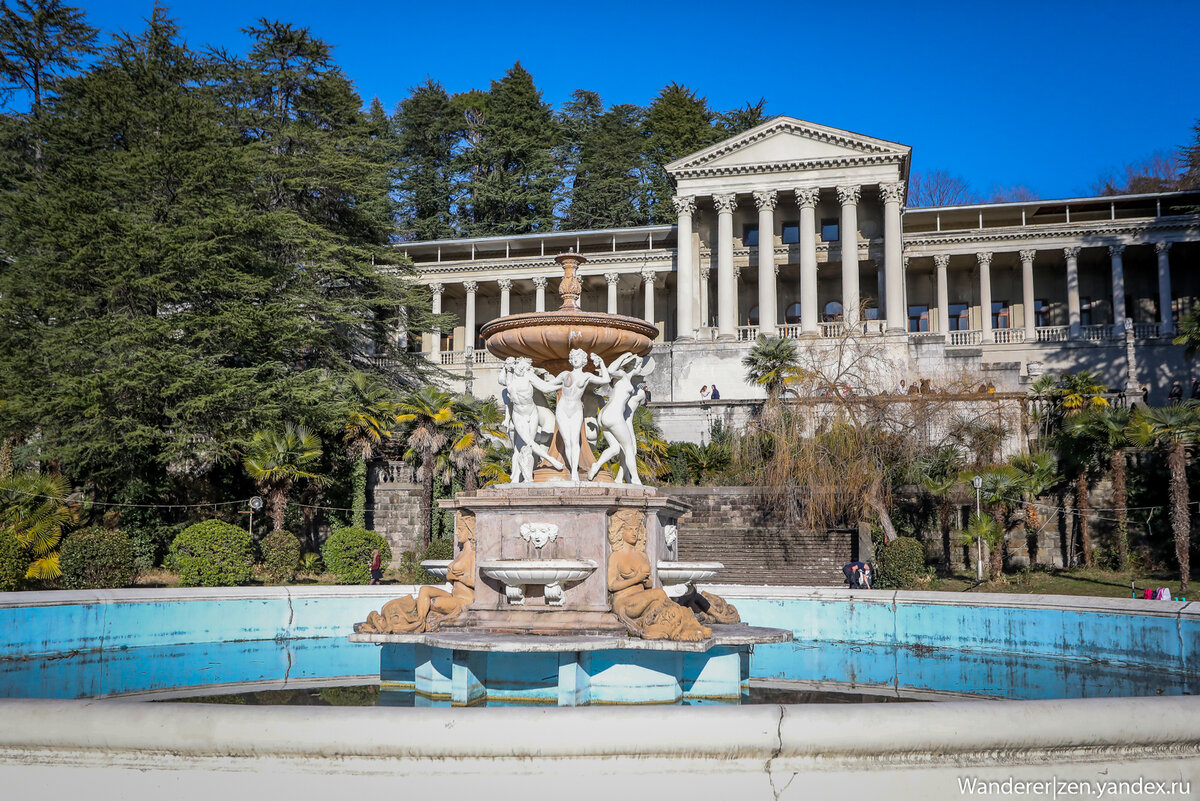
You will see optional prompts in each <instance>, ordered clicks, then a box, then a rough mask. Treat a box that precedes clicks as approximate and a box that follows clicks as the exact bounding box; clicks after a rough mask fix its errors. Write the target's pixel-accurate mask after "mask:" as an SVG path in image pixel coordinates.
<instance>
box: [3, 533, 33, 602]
mask: <svg viewBox="0 0 1200 801" xmlns="http://www.w3.org/2000/svg"><path fill="white" fill-rule="evenodd" d="M28 567H29V554H27V553H25V549H24V548H22V547H21V543H19V542H17V535H15V534H13V533H12V530H11V529H7V528H0V592H13V591H14V590H19V589H21V585H22V584H24V583H25V570H26V568H28Z"/></svg>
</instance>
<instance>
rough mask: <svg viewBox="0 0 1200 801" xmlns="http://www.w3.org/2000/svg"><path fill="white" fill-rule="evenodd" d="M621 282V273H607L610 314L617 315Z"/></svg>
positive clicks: (605, 280)
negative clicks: (618, 289) (618, 284)
mask: <svg viewBox="0 0 1200 801" xmlns="http://www.w3.org/2000/svg"><path fill="white" fill-rule="evenodd" d="M620 280H621V274H620V273H605V274H604V283H606V284H608V313H609V314H616V313H617V282H618V281H620Z"/></svg>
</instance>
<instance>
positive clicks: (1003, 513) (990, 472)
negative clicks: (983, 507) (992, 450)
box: [980, 465, 1024, 578]
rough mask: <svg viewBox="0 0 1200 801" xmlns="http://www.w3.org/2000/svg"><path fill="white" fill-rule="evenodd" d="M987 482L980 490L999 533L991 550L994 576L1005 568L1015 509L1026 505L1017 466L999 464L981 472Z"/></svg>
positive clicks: (991, 566)
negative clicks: (1008, 536) (1008, 537)
mask: <svg viewBox="0 0 1200 801" xmlns="http://www.w3.org/2000/svg"><path fill="white" fill-rule="evenodd" d="M980 477H981V478H982V479H983V485H982V486H981V487H980V492H981V493H982V496H983V501H984V502H985V503H986V504H987V505H988V511H990V512H991V514H992V519H993V520H995V521H996V528H997V530H998V531H999V536H997V537H996V538H995V543H994V545H993V547H992V550H991V551H990V552H989V554H988V571H989V573H990V574H991V577H992V578H997V577H998V576H999V575H1000V574H1001V573H1003V572H1004V557H1005V555H1006V554H1005V551H1006V550H1007V548H1006V546H1007V545H1008V539H1007V536H1006V535H1007V534H1008V531H1009V530H1010V529H1011V528H1012V527H1013V525H1014V523H1015V522H1016V520H1015V512H1016V509H1017V507H1018V506H1021V505H1023V503H1024V500H1023V497H1022V495H1023V489H1024V487H1023V485H1022V478H1023V474H1022V473H1021V471H1020V470H1018V469H1016V468H1015V467H1010V466H1008V465H997V466H996V467H991V468H988V469H987V470H985V471H984V472H983V473H981V474H980Z"/></svg>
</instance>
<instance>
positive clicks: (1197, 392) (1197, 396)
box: [1192, 378, 1200, 400]
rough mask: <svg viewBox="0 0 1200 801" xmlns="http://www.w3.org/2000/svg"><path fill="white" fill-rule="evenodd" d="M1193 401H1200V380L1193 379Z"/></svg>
mask: <svg viewBox="0 0 1200 801" xmlns="http://www.w3.org/2000/svg"><path fill="white" fill-rule="evenodd" d="M1192 400H1200V378H1193V379H1192Z"/></svg>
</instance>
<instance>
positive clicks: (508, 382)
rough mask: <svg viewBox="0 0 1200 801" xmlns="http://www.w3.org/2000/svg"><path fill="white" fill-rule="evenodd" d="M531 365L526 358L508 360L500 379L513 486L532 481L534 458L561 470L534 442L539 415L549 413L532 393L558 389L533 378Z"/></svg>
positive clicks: (543, 448) (543, 449) (535, 377)
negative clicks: (510, 452)
mask: <svg viewBox="0 0 1200 801" xmlns="http://www.w3.org/2000/svg"><path fill="white" fill-rule="evenodd" d="M531 365H532V362H531V361H530V360H529V359H527V358H525V357H522V358H520V359H514V358H512V357H511V356H510V357H509V358H507V359H505V360H504V368H503V369H502V370H501V371H500V377H499V381H500V386H502V387H504V391H503V393H502V394H503V397H504V403H505V406H506V408H507V412H508V415H507V416H508V423H509V431H510V432H511V436H512V441H513V457H512V471H511V476H512V478H511V481H512V483H514V484H521V483H525V482H529V481H533V469H534V466H535V465H536V460H535V459H534V458H533V457H534V456H540V457H541V458H543V459H545V460H546V461H547V462H549V463H550V465H551V466H552V467H553V468H554V469H555V470H562V468H563V463H562V462H560V461H559V460H558V459H555V458H554V457H553V456H551V455H550V452H549V451H548V450H546V448H545V446H543V445H541V444H540V443H539V442H538V441H537V434H538V429H539V424H538V422H539V416H540V415H541V414H542V413H545V414H546V416H549V410H548V409H545V408H544V407H540V406H538V404H537V402H536V396H535V395H534V392H535V391H541V392H554V391H555V390H556V389H558V387H557V386H555V385H554V384H552V383H551V382H549V381H545V380H543V379H542V378H539V377H538V376H537V375H534V374H533V372H532V371H531V370H530V367H531Z"/></svg>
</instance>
